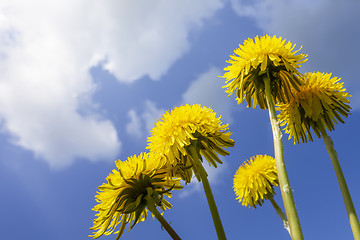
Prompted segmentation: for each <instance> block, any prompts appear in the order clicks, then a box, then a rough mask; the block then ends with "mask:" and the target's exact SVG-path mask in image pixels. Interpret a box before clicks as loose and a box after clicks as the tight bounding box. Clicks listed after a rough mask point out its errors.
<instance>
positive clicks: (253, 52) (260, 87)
mask: <svg viewBox="0 0 360 240" xmlns="http://www.w3.org/2000/svg"><path fill="white" fill-rule="evenodd" d="M285 42H286V40H285V39H284V40H283V39H282V38H281V37H279V38H278V37H276V36H268V35H266V36H262V37H260V38H259V37H258V36H256V37H255V38H254V39H251V38H249V39H248V40H245V41H244V45H239V48H237V49H236V50H235V51H234V55H231V56H230V58H231V59H230V60H229V61H227V62H228V63H230V64H231V65H229V66H227V67H226V68H224V70H225V71H227V72H225V73H224V75H223V76H222V77H223V78H226V82H225V84H226V85H225V86H224V88H227V90H226V91H225V92H227V93H229V96H230V95H231V94H232V93H233V92H234V91H236V100H237V101H238V104H239V103H241V102H242V101H243V100H244V99H246V102H247V106H248V107H251V106H252V107H253V108H255V107H256V105H257V103H258V104H259V107H260V108H261V109H267V104H266V98H265V85H264V79H265V78H270V87H271V92H272V95H273V97H274V100H275V102H281V103H284V102H287V101H289V99H290V97H291V95H292V92H293V89H295V90H298V89H299V86H300V85H301V80H300V79H299V77H298V76H299V75H300V73H299V72H298V70H297V69H298V68H300V66H301V65H300V64H302V63H304V62H306V61H307V59H306V57H307V55H304V54H299V55H295V54H296V53H297V52H298V51H299V50H300V49H301V48H300V49H299V50H296V51H293V50H294V48H295V46H296V44H294V45H293V44H292V43H291V42H290V41H288V42H287V43H285Z"/></svg>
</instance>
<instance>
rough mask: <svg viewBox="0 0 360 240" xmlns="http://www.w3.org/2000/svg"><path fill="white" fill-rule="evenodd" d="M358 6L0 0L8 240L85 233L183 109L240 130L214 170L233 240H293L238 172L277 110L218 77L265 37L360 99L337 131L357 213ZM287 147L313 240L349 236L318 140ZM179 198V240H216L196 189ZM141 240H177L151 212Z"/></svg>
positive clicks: (4, 231)
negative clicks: (128, 162)
mask: <svg viewBox="0 0 360 240" xmlns="http://www.w3.org/2000/svg"><path fill="white" fill-rule="evenodd" d="M359 10H360V3H359V2H358V1H357V0H345V1H340V0H315V1H310V0H306V1H295V0H288V1H285V0H258V1H241V0H227V1H225V0H224V1H221V0H199V1H160V0H159V1H148V0H138V1H108V0H106V1H95V0H94V1H93V0H91V1H88V0H87V1H85V0H78V1H70V0H64V1H44V0H35V1H31V2H30V1H21V0H1V2H0V189H1V197H0V205H1V206H2V211H1V218H0V236H1V239H7V240H13V239H14V240H15V239H25V238H26V239H41V240H42V239H45V240H46V239H52V240H57V239H61V240H63V239H77V240H79V239H89V238H88V237H87V235H88V234H90V233H91V232H90V230H89V227H91V226H92V220H93V218H94V214H95V212H93V211H91V208H92V207H93V206H94V205H95V204H96V203H95V199H94V195H95V193H96V190H97V187H98V186H99V185H101V184H102V183H103V182H104V181H105V177H106V176H107V175H108V173H109V172H110V171H111V170H112V169H113V168H114V167H115V165H114V161H115V160H117V159H122V160H125V159H126V158H127V157H128V156H130V155H133V154H139V153H140V152H142V151H145V146H146V138H147V137H148V136H149V130H150V129H151V127H152V126H153V124H154V121H155V120H156V119H157V118H158V117H159V116H160V114H162V113H163V112H164V111H165V110H167V109H170V108H172V107H173V106H178V105H181V104H184V103H200V104H203V105H206V106H211V107H213V108H214V110H215V111H216V112H217V113H218V114H219V115H222V120H223V122H225V123H230V131H232V132H233V139H234V140H235V142H236V144H235V147H234V148H232V149H229V152H230V156H228V157H226V158H223V161H224V164H223V165H222V166H220V167H219V168H218V169H209V175H210V182H211V185H212V188H213V192H214V195H215V200H216V202H217V204H218V208H219V211H220V215H221V217H222V221H223V224H224V228H225V232H226V234H227V237H228V239H264V238H266V239H289V237H288V234H287V232H286V231H285V230H284V229H283V227H282V223H281V220H280V219H279V217H278V216H277V215H276V213H275V211H274V209H273V208H272V206H271V204H270V203H269V202H266V203H265V204H264V205H263V206H262V207H259V208H257V209H256V210H253V209H248V208H245V207H242V206H241V204H239V203H238V202H237V201H236V200H235V195H234V193H233V190H232V179H233V175H234V173H235V171H236V169H237V168H238V167H239V166H240V165H241V164H242V162H243V161H245V160H246V159H249V158H250V157H251V156H253V155H257V154H270V155H273V145H272V144H273V143H272V134H271V129H270V123H269V120H268V113H267V112H266V111H262V110H259V109H255V110H253V109H247V108H246V107H245V105H237V104H236V102H235V101H234V96H231V97H229V98H228V97H227V94H225V93H224V90H223V89H221V86H222V84H223V79H221V78H218V77H217V76H218V75H222V74H223V70H222V69H223V68H224V67H225V66H227V64H226V62H225V61H226V60H227V59H229V55H230V54H232V53H233V50H234V49H235V48H237V47H238V44H242V43H243V41H244V40H245V39H247V38H252V37H255V36H256V35H264V34H266V33H268V34H271V35H273V34H276V35H277V36H282V37H283V38H286V39H288V40H290V41H291V42H293V43H296V44H297V46H301V45H303V48H302V50H301V53H305V54H308V55H309V56H308V58H309V60H308V62H307V63H305V64H304V65H303V68H302V69H301V70H300V71H301V72H303V73H305V72H307V71H321V72H332V73H333V74H334V76H338V77H341V78H342V81H343V82H344V86H345V88H346V89H347V90H348V91H349V92H350V94H351V95H353V97H352V98H351V106H352V108H353V110H352V112H351V113H352V115H351V116H349V118H348V119H346V124H339V125H337V126H336V130H335V131H334V132H331V133H330V136H331V137H332V138H333V140H334V143H335V148H336V150H337V152H338V154H339V157H340V161H341V165H342V168H343V171H344V174H345V177H346V179H347V181H348V186H349V189H350V192H351V195H352V198H353V201H354V205H355V208H356V209H357V212H358V214H359V211H360V188H359V186H358V182H359V181H360V178H359V174H358V170H359V169H360V163H359V161H358V157H356V149H355V148H356V147H357V146H358V144H359V140H358V138H357V136H358V135H359V134H360V128H359V126H358V123H359V121H360V112H359V106H360V97H359V94H360V83H359V81H358V74H357V69H358V65H359V59H358V56H359V55H360V47H359V44H358V43H359V42H360V29H359V26H358V22H359V21H360V15H359V14H358V12H359ZM286 139H287V138H284V150H285V161H286V167H287V170H288V174H289V178H290V183H291V185H292V188H293V190H294V197H295V202H296V206H297V209H298V213H299V217H300V221H301V224H302V229H303V233H304V236H305V239H330V240H331V239H352V233H351V229H350V226H349V223H348V220H347V216H346V212H345V207H344V204H343V201H342V197H341V194H340V190H339V187H338V185H337V181H336V177H335V174H334V171H333V169H332V166H331V163H330V160H329V158H328V155H327V153H326V151H325V147H324V144H323V142H322V140H321V139H316V140H315V141H314V142H313V143H307V144H300V145H296V146H294V144H293V141H292V140H291V141H287V140H286ZM276 191H277V195H276V198H275V199H276V201H277V202H278V203H279V204H281V203H282V202H281V197H280V193H279V190H278V189H277V190H276ZM170 202H171V203H172V204H173V205H174V207H173V208H172V209H171V210H169V211H167V212H166V213H165V218H166V219H167V220H168V221H171V224H172V226H173V227H174V229H175V230H176V231H177V232H178V233H179V235H180V236H181V237H182V238H183V239H216V234H215V230H214V227H213V225H212V220H211V216H210V212H209V210H208V208H207V204H206V199H205V196H204V193H203V191H202V189H201V188H200V185H199V184H197V183H195V182H193V183H191V184H189V185H187V186H185V188H184V189H183V190H182V191H178V192H174V196H173V198H172V199H171V200H170ZM114 237H115V235H113V236H110V237H106V236H104V237H102V238H101V239H114ZM142 237H148V238H150V239H169V237H168V235H167V233H166V232H165V231H163V230H161V229H160V224H159V223H158V222H157V221H152V220H151V218H148V219H147V221H146V222H144V223H140V224H138V225H136V227H135V228H134V229H133V230H132V231H131V232H130V233H127V232H125V233H124V235H123V237H122V239H140V238H142Z"/></svg>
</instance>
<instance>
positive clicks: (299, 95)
mask: <svg viewBox="0 0 360 240" xmlns="http://www.w3.org/2000/svg"><path fill="white" fill-rule="evenodd" d="M339 80H340V78H337V77H331V73H320V72H313V73H307V74H305V75H304V85H302V86H301V87H300V91H299V92H296V93H295V94H294V97H293V98H292V99H291V100H290V102H289V103H287V104H280V105H279V106H278V108H277V110H279V111H280V113H279V115H278V118H279V120H280V121H281V122H282V123H281V124H282V126H285V125H286V126H285V132H286V133H288V134H289V139H291V138H292V137H294V143H299V142H300V140H301V141H302V142H307V139H309V140H310V141H312V140H313V139H312V136H311V132H310V127H311V128H312V129H313V130H314V132H315V134H316V135H317V136H318V137H319V138H320V137H321V134H320V130H319V127H318V123H319V121H321V122H322V123H323V124H324V125H325V127H326V128H327V129H328V130H330V131H332V130H334V129H335V124H336V123H338V121H339V122H341V123H344V120H343V119H342V117H341V115H342V116H344V117H348V115H349V114H350V113H349V112H350V109H351V107H350V106H349V103H350V100H348V99H347V98H348V97H351V95H349V94H348V93H347V92H346V89H345V88H344V87H343V83H340V82H339Z"/></svg>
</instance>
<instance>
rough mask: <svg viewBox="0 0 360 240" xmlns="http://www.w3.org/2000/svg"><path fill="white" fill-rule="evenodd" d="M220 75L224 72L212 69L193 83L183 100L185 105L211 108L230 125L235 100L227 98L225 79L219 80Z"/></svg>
mask: <svg viewBox="0 0 360 240" xmlns="http://www.w3.org/2000/svg"><path fill="white" fill-rule="evenodd" d="M220 75H223V72H222V71H220V70H219V69H218V68H215V67H211V68H210V69H209V70H208V71H207V72H204V73H202V74H201V75H200V76H198V78H196V79H195V80H194V81H192V82H191V84H190V86H189V87H188V89H187V90H186V92H185V93H184V94H183V96H182V99H183V103H184V104H186V103H187V104H201V105H203V106H206V107H211V108H212V109H213V110H214V111H215V112H216V113H217V117H219V116H220V115H221V116H222V118H221V120H222V122H224V123H230V122H231V121H232V118H231V101H234V100H233V99H231V98H227V94H226V93H225V90H224V89H223V88H222V86H223V85H224V79H222V78H219V77H218V76H220Z"/></svg>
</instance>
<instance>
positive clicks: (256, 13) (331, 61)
mask: <svg viewBox="0 0 360 240" xmlns="http://www.w3.org/2000/svg"><path fill="white" fill-rule="evenodd" d="M231 3H232V6H233V9H234V10H235V11H236V12H237V13H238V14H239V15H240V16H246V17H251V18H253V19H254V20H256V22H257V24H258V26H259V27H260V28H261V29H262V30H263V31H264V32H266V33H269V34H276V35H278V36H282V37H284V38H286V39H288V40H290V41H291V42H293V43H297V45H298V46H300V45H303V49H302V50H301V52H302V53H306V54H309V60H308V62H307V63H306V64H304V66H305V67H306V71H321V72H333V73H334V74H335V75H336V76H339V77H342V80H343V81H344V82H345V86H346V85H348V86H351V87H352V88H354V87H356V88H359V87H360V84H359V83H358V82H357V81H355V79H357V77H356V74H354V69H356V68H357V65H358V55H359V51H360V47H359V44H358V43H359V41H360V34H359V31H354V29H358V23H359V22H360V15H359V13H358V9H360V1H358V0H347V1H341V0H317V1H312V0H305V1H296V0H290V1H288V0H286V1H285V0H257V1H252V2H251V3H248V4H246V3H245V1H242V0H232V1H231ZM260 35H261V34H260ZM249 37H253V36H249ZM356 95H358V94H356ZM354 96H355V94H354ZM354 102H360V98H357V97H356V96H355V99H354Z"/></svg>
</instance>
